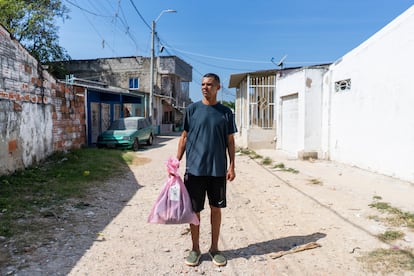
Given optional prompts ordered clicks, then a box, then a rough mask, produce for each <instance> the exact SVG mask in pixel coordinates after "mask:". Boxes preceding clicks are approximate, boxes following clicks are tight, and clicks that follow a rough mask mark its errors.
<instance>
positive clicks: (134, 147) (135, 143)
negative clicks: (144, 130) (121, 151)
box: [132, 138, 139, 151]
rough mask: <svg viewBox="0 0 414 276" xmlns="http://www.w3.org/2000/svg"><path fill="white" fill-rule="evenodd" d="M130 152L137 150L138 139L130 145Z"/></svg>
mask: <svg viewBox="0 0 414 276" xmlns="http://www.w3.org/2000/svg"><path fill="white" fill-rule="evenodd" d="M132 150H133V151H138V150H139V141H138V138H135V140H134V143H133V144H132Z"/></svg>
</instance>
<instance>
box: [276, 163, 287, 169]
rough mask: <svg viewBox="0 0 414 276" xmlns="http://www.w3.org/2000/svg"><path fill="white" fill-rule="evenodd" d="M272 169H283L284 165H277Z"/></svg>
mask: <svg viewBox="0 0 414 276" xmlns="http://www.w3.org/2000/svg"><path fill="white" fill-rule="evenodd" d="M273 168H274V169H285V168H286V167H285V164H283V163H277V164H275V165H274V166H273Z"/></svg>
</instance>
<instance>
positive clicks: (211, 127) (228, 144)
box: [177, 73, 237, 266]
mask: <svg viewBox="0 0 414 276" xmlns="http://www.w3.org/2000/svg"><path fill="white" fill-rule="evenodd" d="M201 86H202V89H201V91H202V93H203V99H202V100H201V101H199V102H196V103H193V104H191V105H189V106H188V107H187V109H186V112H185V115H184V130H183V132H182V134H181V137H180V140H179V143H178V151H177V158H178V160H181V158H182V157H183V155H184V151H185V153H186V173H185V176H184V184H185V186H186V188H187V190H188V193H189V195H190V198H191V203H192V207H193V210H194V212H196V214H197V216H198V218H199V219H200V212H201V211H202V210H203V209H204V203H205V198H206V195H207V197H208V201H209V205H210V212H211V214H210V220H211V221H210V222H211V246H210V249H209V255H210V256H211V259H212V261H213V263H214V264H215V265H217V266H224V265H226V263H227V260H226V258H225V257H224V256H223V254H222V253H221V252H220V251H219V249H218V240H219V235H220V226H221V208H224V207H226V181H227V180H229V181H232V180H233V179H234V178H235V177H236V174H235V171H234V168H235V163H234V162H235V160H234V159H235V145H234V135H233V134H234V133H235V132H237V128H236V124H235V122H234V116H233V113H232V111H231V110H230V108H228V107H226V106H224V105H222V104H220V103H219V102H217V92H218V90H219V89H220V78H219V77H218V76H217V75H216V74H213V73H208V74H206V75H204V76H203V79H202V84H201ZM227 154H228V158H229V164H227ZM227 165H228V166H227ZM190 229H191V239H192V249H191V251H190V253H189V255H188V257H187V258H186V260H185V263H186V264H187V265H190V266H197V265H198V264H199V261H200V257H201V250H200V225H194V224H190Z"/></svg>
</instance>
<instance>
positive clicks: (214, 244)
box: [209, 206, 227, 266]
mask: <svg viewBox="0 0 414 276" xmlns="http://www.w3.org/2000/svg"><path fill="white" fill-rule="evenodd" d="M210 208H211V213H210V221H211V247H210V250H209V254H210V257H211V259H212V261H213V263H214V264H215V265H217V266H224V265H226V264H227V260H226V257H224V255H223V254H222V253H221V252H220V251H219V250H218V241H219V237H220V226H221V208H217V207H214V206H210Z"/></svg>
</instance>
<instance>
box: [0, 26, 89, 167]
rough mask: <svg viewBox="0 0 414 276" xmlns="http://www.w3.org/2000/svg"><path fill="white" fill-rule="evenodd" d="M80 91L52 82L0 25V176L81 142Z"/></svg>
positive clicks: (82, 136)
mask: <svg viewBox="0 0 414 276" xmlns="http://www.w3.org/2000/svg"><path fill="white" fill-rule="evenodd" d="M82 91H83V89H79V88H78V87H74V86H65V85H64V84H61V83H57V82H56V80H55V79H54V78H53V77H52V76H51V75H50V74H48V73H47V72H46V71H45V70H43V69H42V67H41V66H40V64H39V63H38V62H37V60H36V59H34V58H33V57H32V56H30V54H29V53H28V52H27V50H26V49H24V48H23V47H22V46H21V45H20V44H19V43H18V42H17V41H15V40H13V39H12V38H11V37H10V34H9V32H8V31H7V30H6V29H4V28H3V27H2V26H1V25H0V175H2V174H8V173H11V172H14V171H16V170H18V169H22V168H25V167H28V166H30V165H32V164H35V163H37V162H40V161H41V160H43V159H45V158H46V157H47V156H49V155H50V154H52V153H53V152H54V151H63V150H68V149H71V148H79V147H80V146H81V145H83V144H84V143H85V127H84V126H85V120H84V114H85V112H84V109H85V108H84V97H83V94H82Z"/></svg>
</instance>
